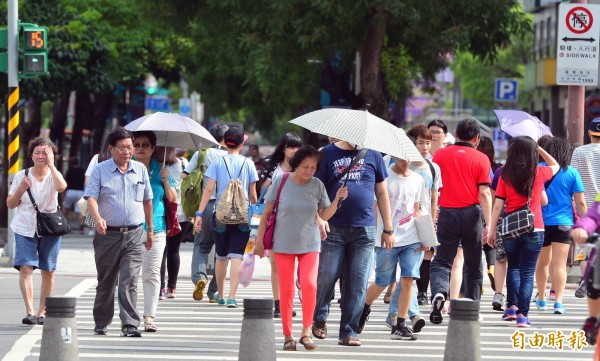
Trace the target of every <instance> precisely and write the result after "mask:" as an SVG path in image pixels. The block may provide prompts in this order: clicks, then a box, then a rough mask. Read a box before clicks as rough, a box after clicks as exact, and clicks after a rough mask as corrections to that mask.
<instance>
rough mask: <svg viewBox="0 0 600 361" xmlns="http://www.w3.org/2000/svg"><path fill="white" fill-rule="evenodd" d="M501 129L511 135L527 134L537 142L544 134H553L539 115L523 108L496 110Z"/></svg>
mask: <svg viewBox="0 0 600 361" xmlns="http://www.w3.org/2000/svg"><path fill="white" fill-rule="evenodd" d="M494 113H496V117H498V123H499V124H500V130H502V131H503V132H504V133H506V134H508V135H510V136H511V137H518V136H520V135H527V136H529V137H531V138H533V140H535V141H536V142H537V141H538V139H540V138H541V137H543V136H544V135H552V132H550V128H548V126H547V125H546V124H544V123H542V121H541V120H539V119H538V118H537V117H534V116H533V115H531V114H529V113H526V112H524V111H521V110H503V109H502V110H494Z"/></svg>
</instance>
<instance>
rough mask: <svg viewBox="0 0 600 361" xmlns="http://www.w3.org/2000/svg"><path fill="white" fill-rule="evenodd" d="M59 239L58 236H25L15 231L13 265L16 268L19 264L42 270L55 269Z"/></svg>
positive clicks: (18, 267)
mask: <svg viewBox="0 0 600 361" xmlns="http://www.w3.org/2000/svg"><path fill="white" fill-rule="evenodd" d="M61 239H62V237H60V236H44V237H38V236H33V237H25V236H22V235H20V234H18V233H15V261H14V267H15V268H16V269H17V270H18V269H20V267H21V266H31V267H33V269H37V268H39V269H41V270H42V271H54V270H56V263H57V260H58V251H60V244H61Z"/></svg>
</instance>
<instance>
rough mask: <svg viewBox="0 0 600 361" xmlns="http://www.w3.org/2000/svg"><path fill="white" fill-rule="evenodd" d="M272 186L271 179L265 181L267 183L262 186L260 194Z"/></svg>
mask: <svg viewBox="0 0 600 361" xmlns="http://www.w3.org/2000/svg"><path fill="white" fill-rule="evenodd" d="M270 185H271V180H270V179H269V178H267V179H265V181H264V182H263V184H262V187H260V192H261V193H262V191H263V190H265V188H267V187H268V186H270Z"/></svg>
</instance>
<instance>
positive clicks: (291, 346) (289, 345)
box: [283, 340, 296, 351]
mask: <svg viewBox="0 0 600 361" xmlns="http://www.w3.org/2000/svg"><path fill="white" fill-rule="evenodd" d="M283 351H296V341H295V340H287V341H286V342H285V343H284V344H283Z"/></svg>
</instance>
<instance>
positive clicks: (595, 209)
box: [571, 202, 600, 244]
mask: <svg viewBox="0 0 600 361" xmlns="http://www.w3.org/2000/svg"><path fill="white" fill-rule="evenodd" d="M598 226H600V203H599V202H594V204H592V206H591V207H590V209H589V210H588V212H587V214H586V215H585V216H583V217H581V219H580V220H579V222H577V223H576V224H575V225H574V226H573V229H571V237H572V238H573V241H575V243H578V244H581V243H585V242H586V241H587V238H588V236H589V235H590V234H591V233H594V231H596V229H597V228H598Z"/></svg>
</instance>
